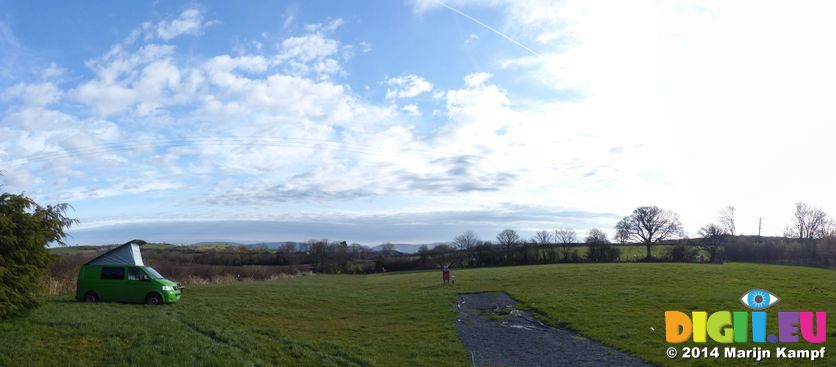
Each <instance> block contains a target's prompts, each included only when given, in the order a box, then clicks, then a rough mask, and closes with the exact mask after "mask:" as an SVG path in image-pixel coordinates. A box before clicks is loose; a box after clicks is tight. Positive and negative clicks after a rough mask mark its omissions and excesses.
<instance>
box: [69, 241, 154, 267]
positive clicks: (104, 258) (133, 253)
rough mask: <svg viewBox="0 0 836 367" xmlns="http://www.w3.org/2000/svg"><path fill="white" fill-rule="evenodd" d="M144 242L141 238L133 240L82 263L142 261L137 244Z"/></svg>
mask: <svg viewBox="0 0 836 367" xmlns="http://www.w3.org/2000/svg"><path fill="white" fill-rule="evenodd" d="M144 244H145V241H143V240H133V241H130V242H128V243H126V244H124V245H122V246H119V247H117V248H115V249H113V250H110V251H108V252H105V253H104V254H102V255H101V256H99V257H97V258H95V259H93V260H90V261H88V262H87V264H84V265H138V266H145V264H143V263H142V254H140V253H139V246H142V245H144Z"/></svg>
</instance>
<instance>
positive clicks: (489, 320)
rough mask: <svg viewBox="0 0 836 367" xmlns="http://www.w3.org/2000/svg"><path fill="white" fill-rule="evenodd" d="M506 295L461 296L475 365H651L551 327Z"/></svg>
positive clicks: (461, 317)
mask: <svg viewBox="0 0 836 367" xmlns="http://www.w3.org/2000/svg"><path fill="white" fill-rule="evenodd" d="M516 304H517V302H516V301H514V300H513V299H512V298H511V297H509V296H508V294H506V293H502V292H496V293H477V294H462V295H459V296H458V303H457V304H456V306H455V307H456V309H457V310H458V311H459V314H458V315H457V316H456V332H457V333H458V335H459V339H461V340H462V343H464V347H465V349H466V350H467V351H468V353H470V357H471V362H472V363H473V365H474V366H651V365H650V364H648V363H647V362H644V361H642V360H640V359H638V358H635V357H632V356H630V355H628V354H626V353H624V352H621V351H618V350H616V349H613V348H611V347H608V346H605V345H603V344H601V343H598V342H596V341H592V340H589V339H587V338H584V337H582V336H580V335H578V334H576V333H574V332H571V331H568V330H564V329H558V328H553V327H550V326H547V325H545V324H543V323H541V322H540V321H538V320H537V319H535V318H534V317H533V316H532V315H531V314H530V313H528V312H526V311H523V310H518V309H516V308H515V307H514V306H515V305H516Z"/></svg>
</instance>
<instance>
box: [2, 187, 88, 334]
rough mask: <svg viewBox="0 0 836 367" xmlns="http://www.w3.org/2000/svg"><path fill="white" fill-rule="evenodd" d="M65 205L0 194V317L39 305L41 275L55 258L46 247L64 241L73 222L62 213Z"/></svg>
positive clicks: (65, 208) (16, 313) (5, 317)
mask: <svg viewBox="0 0 836 367" xmlns="http://www.w3.org/2000/svg"><path fill="white" fill-rule="evenodd" d="M67 208H68V205H66V204H59V205H50V206H47V207H42V206H40V205H38V204H37V203H35V201H33V200H32V199H29V198H27V197H25V196H23V195H13V194H8V193H4V194H2V195H0V320H3V319H8V318H9V317H12V316H16V315H20V314H22V313H23V312H25V311H26V310H28V309H30V308H32V307H35V306H36V305H37V304H38V301H37V299H36V298H35V293H36V292H37V291H38V289H39V287H40V280H41V276H42V275H43V273H44V270H45V269H46V268H47V266H49V264H51V263H53V262H54V261H55V260H56V257H55V255H53V254H51V253H50V252H49V251H48V250H47V249H46V246H47V245H48V244H49V243H50V242H57V243H60V244H63V241H62V240H63V238H64V236H65V234H64V229H65V228H67V227H69V226H70V225H71V224H73V223H75V220H73V219H69V218H67V217H66V216H65V215H64V213H65V212H66V210H67Z"/></svg>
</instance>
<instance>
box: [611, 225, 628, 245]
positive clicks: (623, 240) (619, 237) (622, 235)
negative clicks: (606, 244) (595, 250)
mask: <svg viewBox="0 0 836 367" xmlns="http://www.w3.org/2000/svg"><path fill="white" fill-rule="evenodd" d="M615 241H616V242H618V243H620V244H622V245H626V244H627V242H629V241H630V232H629V231H627V230H625V229H619V228H618V227H616V231H615Z"/></svg>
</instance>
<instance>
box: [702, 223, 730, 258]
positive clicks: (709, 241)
mask: <svg viewBox="0 0 836 367" xmlns="http://www.w3.org/2000/svg"><path fill="white" fill-rule="evenodd" d="M725 226H726V225H723V226H719V225H717V224H713V223H712V224H709V225H707V226H705V227H702V228H700V231H699V235H700V237H702V247H703V248H704V249H705V250H706V251H708V255H709V256H711V262H713V263H717V262H720V257H721V256H722V255H721V254H722V251H723V244H724V241H725V239H726V236H728V235H729V231H728V229H726V228H723V227H725Z"/></svg>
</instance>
